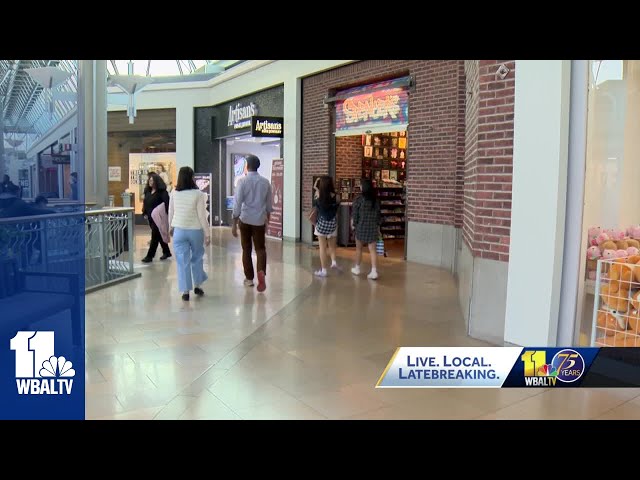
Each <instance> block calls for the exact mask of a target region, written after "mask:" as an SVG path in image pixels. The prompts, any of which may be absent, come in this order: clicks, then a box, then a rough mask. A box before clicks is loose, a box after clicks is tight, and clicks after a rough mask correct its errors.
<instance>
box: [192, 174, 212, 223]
mask: <svg viewBox="0 0 640 480" xmlns="http://www.w3.org/2000/svg"><path fill="white" fill-rule="evenodd" d="M193 179H194V180H195V182H196V185H197V186H198V189H200V191H201V192H203V193H206V194H207V213H208V214H209V226H210V227H211V226H213V216H212V215H211V195H212V187H213V177H212V175H211V174H210V173H195V174H194V175H193Z"/></svg>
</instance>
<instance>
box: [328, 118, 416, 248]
mask: <svg viewBox="0 0 640 480" xmlns="http://www.w3.org/2000/svg"><path fill="white" fill-rule="evenodd" d="M407 151H408V137H407V132H406V130H402V131H391V132H384V133H374V134H363V135H351V136H336V144H335V178H336V189H337V190H338V191H339V193H340V197H341V200H342V203H341V206H340V212H339V225H338V245H339V246H341V247H347V248H352V247H354V246H355V237H354V232H353V229H352V228H351V225H350V219H351V214H352V211H351V207H352V205H353V200H355V198H357V197H358V195H360V184H361V179H363V178H368V179H371V181H372V182H373V184H374V186H375V188H376V190H377V192H378V198H379V200H380V211H381V213H382V225H381V227H380V231H381V234H382V238H383V240H384V247H385V255H386V257H388V258H395V259H406V234H407V221H406V194H405V193H406V191H405V183H406V180H407Z"/></svg>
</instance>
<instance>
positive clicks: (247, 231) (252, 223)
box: [231, 155, 273, 292]
mask: <svg viewBox="0 0 640 480" xmlns="http://www.w3.org/2000/svg"><path fill="white" fill-rule="evenodd" d="M246 161H247V175H246V176H245V177H243V178H241V179H240V181H239V182H238V185H237V187H236V193H235V199H234V205H233V226H232V228H231V234H232V235H233V236H234V237H237V236H238V226H239V227H240V243H241V245H242V265H243V267H244V277H245V280H244V285H245V286H247V287H253V279H254V270H253V260H252V259H251V249H252V247H253V248H255V249H256V256H257V257H258V259H257V267H258V291H259V292H264V290H265V289H266V288H267V285H266V281H265V275H266V272H267V249H266V246H265V238H264V237H265V229H266V224H267V223H268V222H269V218H270V216H271V212H272V211H273V207H272V205H271V183H270V182H269V180H267V179H266V178H264V177H262V176H260V174H258V168H259V167H260V159H259V158H258V157H256V156H255V155H247V158H246Z"/></svg>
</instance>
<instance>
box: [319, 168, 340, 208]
mask: <svg viewBox="0 0 640 480" xmlns="http://www.w3.org/2000/svg"><path fill="white" fill-rule="evenodd" d="M332 194H333V195H332ZM335 194H336V189H335V186H334V185H333V178H332V177H330V176H329V175H323V176H322V177H320V179H319V180H318V204H320V205H321V206H322V207H328V206H329V205H331V204H332V203H334V201H335Z"/></svg>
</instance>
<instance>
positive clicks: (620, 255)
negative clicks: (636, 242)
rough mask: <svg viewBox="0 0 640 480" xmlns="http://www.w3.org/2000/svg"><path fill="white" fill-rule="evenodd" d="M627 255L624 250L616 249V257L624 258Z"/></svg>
mask: <svg viewBox="0 0 640 480" xmlns="http://www.w3.org/2000/svg"><path fill="white" fill-rule="evenodd" d="M627 255H628V253H627V251H626V250H616V258H625V257H626V256H627Z"/></svg>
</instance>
